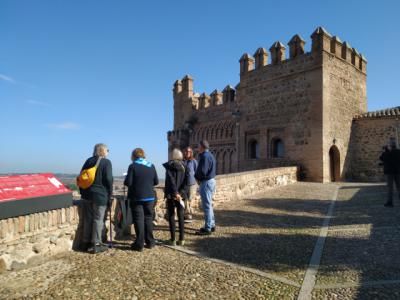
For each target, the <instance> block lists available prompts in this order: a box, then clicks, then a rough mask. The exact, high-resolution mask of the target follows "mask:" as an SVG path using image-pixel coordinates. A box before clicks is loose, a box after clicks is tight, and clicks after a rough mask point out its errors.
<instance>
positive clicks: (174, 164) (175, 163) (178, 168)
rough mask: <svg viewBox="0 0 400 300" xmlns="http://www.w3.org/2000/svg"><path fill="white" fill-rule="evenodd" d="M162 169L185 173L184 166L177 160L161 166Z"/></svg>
mask: <svg viewBox="0 0 400 300" xmlns="http://www.w3.org/2000/svg"><path fill="white" fill-rule="evenodd" d="M163 167H164V168H165V169H167V170H176V171H181V172H184V171H185V166H184V165H183V163H182V162H181V161H179V160H170V161H168V162H166V163H164V164H163Z"/></svg>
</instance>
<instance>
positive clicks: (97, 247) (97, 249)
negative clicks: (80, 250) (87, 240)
mask: <svg viewBox="0 0 400 300" xmlns="http://www.w3.org/2000/svg"><path fill="white" fill-rule="evenodd" d="M107 250H108V247H107V246H106V245H102V244H97V245H94V247H93V248H92V251H91V253H92V254H97V253H101V252H105V251H107Z"/></svg>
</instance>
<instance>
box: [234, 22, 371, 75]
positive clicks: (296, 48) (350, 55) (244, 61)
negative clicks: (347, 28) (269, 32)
mask: <svg viewBox="0 0 400 300" xmlns="http://www.w3.org/2000/svg"><path fill="white" fill-rule="evenodd" d="M311 41H312V46H311V51H310V52H305V49H304V46H305V43H306V42H305V40H304V39H303V38H302V37H301V36H300V35H298V34H296V35H294V36H293V37H292V38H291V39H290V41H289V42H288V46H289V57H288V58H287V57H286V47H285V45H284V44H283V43H281V42H280V41H276V42H274V43H273V44H272V46H271V47H270V48H269V51H270V54H271V55H270V56H271V59H270V62H268V53H267V51H266V50H265V49H264V48H262V47H261V48H258V49H257V50H256V52H255V53H254V55H253V56H251V55H249V54H248V53H244V54H243V55H242V56H241V57H240V59H239V63H240V75H241V77H242V76H246V74H248V73H250V72H253V71H258V70H265V69H266V68H274V66H276V65H280V64H282V63H284V62H285V63H287V62H289V61H291V60H295V59H297V58H298V57H301V56H303V55H310V54H311V55H314V56H315V55H319V54H321V53H322V52H326V53H329V54H332V55H334V56H335V57H336V58H338V59H341V60H344V61H346V62H348V63H349V64H351V65H353V66H354V68H356V69H358V70H359V71H361V72H363V73H366V65H367V60H366V58H365V57H364V56H363V55H362V54H361V53H359V52H358V51H357V50H356V49H355V48H353V47H351V46H350V44H349V43H348V42H342V41H341V40H340V38H339V37H337V36H333V37H332V35H331V34H330V33H329V32H327V31H326V30H325V29H324V28H323V27H318V28H317V29H316V30H315V31H314V32H313V33H312V34H311Z"/></svg>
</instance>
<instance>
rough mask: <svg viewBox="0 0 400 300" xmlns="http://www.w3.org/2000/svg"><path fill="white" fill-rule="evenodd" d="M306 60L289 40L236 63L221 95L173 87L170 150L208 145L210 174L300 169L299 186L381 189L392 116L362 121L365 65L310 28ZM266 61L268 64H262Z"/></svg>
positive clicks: (187, 82)
mask: <svg viewBox="0 0 400 300" xmlns="http://www.w3.org/2000/svg"><path fill="white" fill-rule="evenodd" d="M311 40H312V45H311V51H310V52H306V51H305V47H304V46H305V40H304V39H302V38H301V37H300V36H299V35H297V34H296V35H295V36H293V37H292V39H291V40H290V41H289V42H288V49H289V57H288V58H286V47H285V45H283V44H282V43H281V42H279V41H277V42H275V43H273V44H272V46H271V47H270V49H269V50H270V55H269V54H268V52H267V51H266V50H265V49H264V48H258V49H257V50H256V52H255V53H254V55H253V56H251V55H249V54H247V53H245V54H243V55H242V57H241V58H240V60H239V62H240V82H239V83H238V84H237V85H236V86H235V87H232V86H230V85H227V86H226V87H225V88H224V89H223V90H222V92H221V91H218V90H214V91H213V92H212V93H211V94H210V95H208V94H207V93H202V94H199V93H195V92H194V91H193V78H192V77H190V76H189V75H186V76H185V77H184V78H183V79H182V80H177V81H176V82H175V83H174V87H173V96H174V130H173V131H169V132H168V144H169V150H171V149H172V148H175V147H178V148H183V147H185V146H188V145H190V146H192V147H193V148H194V149H196V148H197V145H198V142H199V141H200V140H202V139H206V140H208V141H209V142H210V145H211V150H212V152H213V153H214V154H215V156H216V159H217V173H218V174H226V173H232V172H241V171H248V170H256V169H265V168H271V167H278V166H298V167H299V176H300V178H302V179H305V180H311V181H317V182H330V181H339V180H346V179H348V180H364V181H365V180H367V181H376V180H381V179H382V175H383V173H382V170H381V169H382V168H381V167H380V166H379V161H378V158H379V155H380V153H381V151H382V146H384V145H385V144H387V142H388V140H389V138H390V137H395V138H397V140H398V139H399V131H400V127H399V125H400V121H399V119H400V107H396V108H392V109H386V110H381V111H376V112H367V91H366V90H367V89H366V88H367V87H366V77H367V69H366V67H367V60H366V58H365V57H364V56H363V55H362V54H360V53H359V52H358V51H357V50H356V49H355V48H352V47H351V46H350V44H349V43H348V42H342V41H341V40H340V39H339V37H337V36H331V35H330V34H329V33H328V32H327V31H326V30H325V29H324V28H322V27H318V28H317V29H316V30H315V31H314V32H313V33H312V35H311ZM269 56H270V59H269Z"/></svg>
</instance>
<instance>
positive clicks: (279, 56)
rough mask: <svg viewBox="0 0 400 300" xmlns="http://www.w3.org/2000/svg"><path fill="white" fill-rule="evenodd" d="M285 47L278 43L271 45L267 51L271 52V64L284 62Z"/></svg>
mask: <svg viewBox="0 0 400 300" xmlns="http://www.w3.org/2000/svg"><path fill="white" fill-rule="evenodd" d="M285 50H286V47H285V46H284V45H283V44H282V43H281V42H279V41H277V42H275V43H273V44H272V46H271V48H269V51H270V52H271V63H272V64H273V65H276V64H278V63H280V62H282V61H283V60H285Z"/></svg>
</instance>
